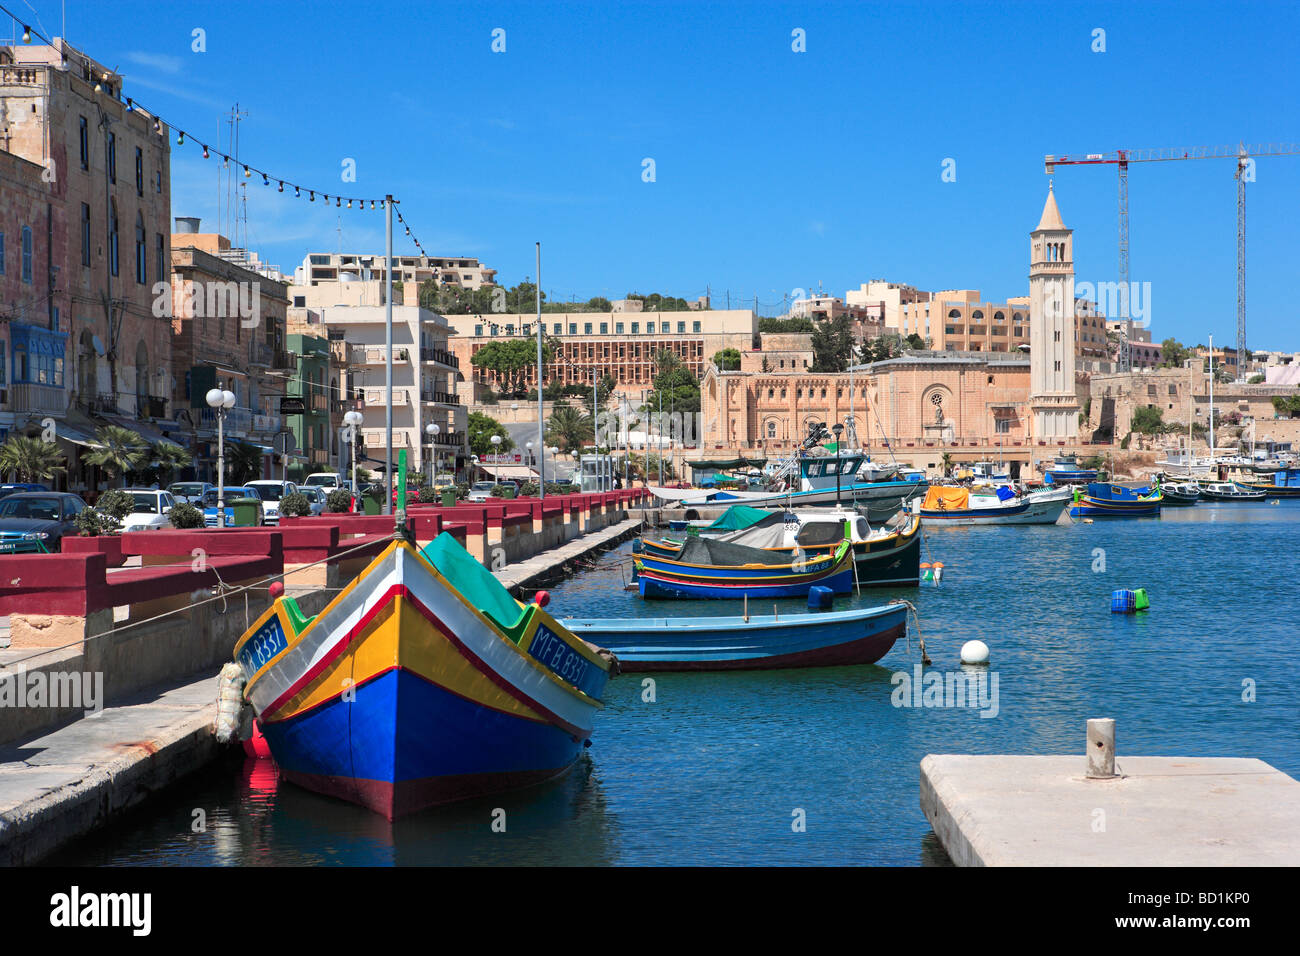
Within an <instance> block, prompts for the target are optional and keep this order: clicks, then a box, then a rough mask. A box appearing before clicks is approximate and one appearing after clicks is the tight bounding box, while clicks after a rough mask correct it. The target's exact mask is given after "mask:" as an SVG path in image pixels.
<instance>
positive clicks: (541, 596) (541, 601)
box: [533, 591, 551, 607]
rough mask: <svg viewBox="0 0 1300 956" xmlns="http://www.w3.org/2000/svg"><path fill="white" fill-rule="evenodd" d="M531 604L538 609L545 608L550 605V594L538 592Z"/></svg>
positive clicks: (548, 592)
mask: <svg viewBox="0 0 1300 956" xmlns="http://www.w3.org/2000/svg"><path fill="white" fill-rule="evenodd" d="M533 603H534V604H536V605H537V606H538V607H546V605H548V604H550V603H551V592H550V591H538V592H537V593H536V594H534V595H533Z"/></svg>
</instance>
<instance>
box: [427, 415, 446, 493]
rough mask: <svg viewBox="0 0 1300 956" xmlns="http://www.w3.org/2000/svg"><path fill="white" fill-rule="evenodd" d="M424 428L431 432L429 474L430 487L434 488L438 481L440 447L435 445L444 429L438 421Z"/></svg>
mask: <svg viewBox="0 0 1300 956" xmlns="http://www.w3.org/2000/svg"><path fill="white" fill-rule="evenodd" d="M424 430H425V431H426V432H428V433H429V461H430V465H429V467H430V471H431V473H430V475H429V487H430V488H432V487H433V486H434V485H436V484H437V483H438V449H437V448H436V447H435V446H436V445H437V442H438V433H439V432H441V431H442V429H441V428H439V427H438V423H437V422H429V424H428V425H426V426H425V427H424Z"/></svg>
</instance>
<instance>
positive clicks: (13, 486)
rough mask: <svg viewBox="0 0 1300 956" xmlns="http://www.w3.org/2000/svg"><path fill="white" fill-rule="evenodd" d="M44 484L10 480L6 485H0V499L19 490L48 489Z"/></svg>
mask: <svg viewBox="0 0 1300 956" xmlns="http://www.w3.org/2000/svg"><path fill="white" fill-rule="evenodd" d="M49 490H50V489H49V488H47V487H45V485H38V484H30V483H24V482H10V483H9V484H7V485H0V499H4V498H8V497H9V496H10V495H16V494H18V493H19V492H20V491H49Z"/></svg>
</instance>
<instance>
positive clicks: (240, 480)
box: [225, 441, 262, 485]
mask: <svg viewBox="0 0 1300 956" xmlns="http://www.w3.org/2000/svg"><path fill="white" fill-rule="evenodd" d="M225 457H226V481H227V483H228V484H231V485H242V484H244V483H245V482H248V481H253V480H254V479H256V478H257V476H258V475H260V474H261V473H262V449H260V448H258V447H257V446H256V445H250V444H249V443H248V442H242V441H237V442H232V443H230V444H228V445H226V449H225Z"/></svg>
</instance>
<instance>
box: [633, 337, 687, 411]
mask: <svg viewBox="0 0 1300 956" xmlns="http://www.w3.org/2000/svg"><path fill="white" fill-rule="evenodd" d="M656 361H657V362H658V365H659V371H658V372H657V373H656V375H655V377H654V382H653V384H654V388H653V389H651V391H650V395H649V399H648V401H647V402H646V404H645V411H647V412H649V413H651V414H658V412H659V407H660V396H662V397H663V411H664V414H665V415H667V414H669V413H670V412H674V413H677V414H682V415H686V414H693V413H695V412H698V411H699V410H700V383H699V380H698V379H697V378H696V377H695V375H694V374H693V373H692V372H691V370H690V369H689V368H687V366H686V365H685V364H683V362H682V360H681V359H680V358H678V357H677V354H676V353H675V352H670V351H668V350H667V349H664V350H663V351H661V352H660V353H659V354H658V356H657V357H656Z"/></svg>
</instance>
